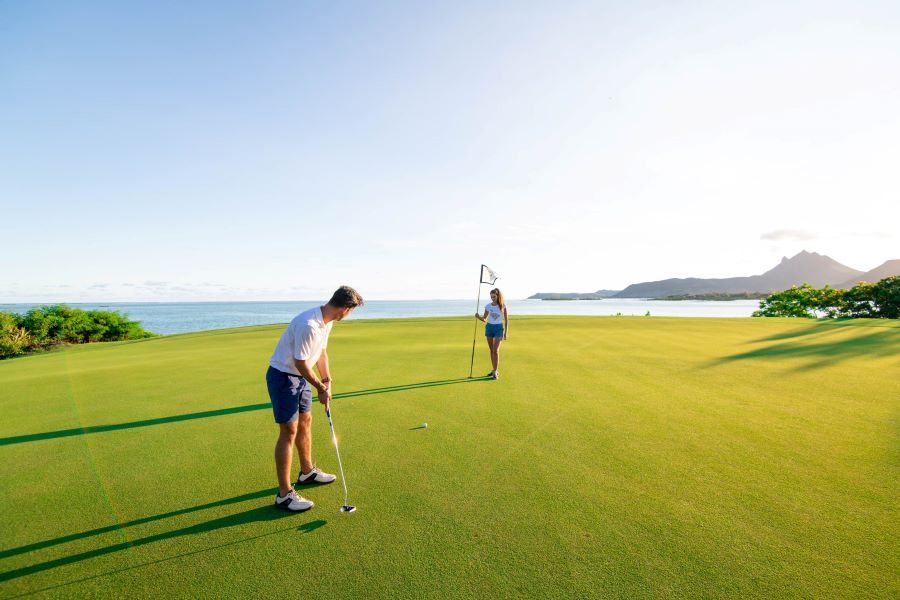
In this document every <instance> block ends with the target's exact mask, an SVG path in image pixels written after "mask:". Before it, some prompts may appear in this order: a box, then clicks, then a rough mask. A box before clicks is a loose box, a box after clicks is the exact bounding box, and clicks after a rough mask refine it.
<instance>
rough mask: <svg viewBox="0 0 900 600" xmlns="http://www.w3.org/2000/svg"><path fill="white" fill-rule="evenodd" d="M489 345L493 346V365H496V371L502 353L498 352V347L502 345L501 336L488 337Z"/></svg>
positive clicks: (495, 370)
mask: <svg viewBox="0 0 900 600" xmlns="http://www.w3.org/2000/svg"><path fill="white" fill-rule="evenodd" d="M488 345H490V347H491V365H492V366H493V367H494V372H495V373H496V372H497V363H498V362H499V361H500V355H499V354H498V353H497V349H498V348H499V347H500V338H496V337H490V338H488Z"/></svg>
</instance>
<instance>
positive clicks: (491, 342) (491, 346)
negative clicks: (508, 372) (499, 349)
mask: <svg viewBox="0 0 900 600" xmlns="http://www.w3.org/2000/svg"><path fill="white" fill-rule="evenodd" d="M484 339H485V340H486V341H487V345H488V351H489V352H490V353H491V365H493V364H494V338H492V337H485V338H484ZM496 368H497V367H494V369H496ZM493 372H494V370H493V369H491V373H493Z"/></svg>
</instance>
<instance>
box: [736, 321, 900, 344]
mask: <svg viewBox="0 0 900 600" xmlns="http://www.w3.org/2000/svg"><path fill="white" fill-rule="evenodd" d="M797 321H798V325H799V324H802V326H801V327H800V328H798V329H792V330H790V331H785V332H782V333H776V334H773V335H768V336H766V337H762V338H759V339H756V340H751V341H750V342H747V343H748V344H758V343H762V342H778V341H781V340H791V339H796V338H801V337H809V336H814V335H826V334H829V333H839V332H841V331H846V330H847V329H848V328H855V329H857V330H860V329H868V328H872V327H881V328H884V327H887V328H891V329H895V327H894V326H893V324H892V323H890V322H883V320H869V321H863V322H861V321H860V320H859V319H826V320H820V321H814V320H811V319H810V320H807V319H797Z"/></svg>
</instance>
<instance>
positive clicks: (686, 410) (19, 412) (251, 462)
mask: <svg viewBox="0 0 900 600" xmlns="http://www.w3.org/2000/svg"><path fill="white" fill-rule="evenodd" d="M282 329H283V326H267V327H255V328H245V329H237V330H226V331H214V332H207V333H200V334H188V335H180V336H171V337H164V338H158V339H152V340H146V341H141V342H134V343H113V344H103V345H92V346H83V347H73V348H69V349H66V350H64V351H60V352H54V353H50V354H45V355H39V356H32V357H26V358H20V359H14V360H8V361H2V362H0V411H2V415H3V418H2V420H0V482H2V483H0V492H2V513H0V532H2V537H0V596H2V597H10V596H16V595H20V594H26V593H31V592H43V594H45V595H48V596H55V597H73V596H123V595H125V594H127V595H128V596H129V597H166V598H168V597H264V596H265V597H308V598H317V599H318V598H354V597H359V598H363V597H366V598H479V599H483V598H509V597H528V598H605V597H612V598H641V597H673V598H675V597H679V598H681V597H705V598H706V597H709V598H712V597H719V598H726V597H727V598H752V597H767V598H793V597H797V598H800V597H803V598H809V597H818V598H837V597H842V598H850V597H853V598H859V597H871V598H896V597H898V595H900V576H898V573H900V559H898V556H900V542H898V540H900V518H898V497H900V477H898V475H900V437H898V426H900V421H898V416H900V324H898V323H896V322H886V321H879V322H876V321H859V322H843V323H823V322H807V321H794V320H781V319H772V320H758V319H676V318H654V317H648V318H645V317H587V318H586V317H578V318H570V317H533V318H529V317H524V318H516V319H514V320H513V322H512V324H511V331H510V340H509V341H508V342H507V343H506V344H505V345H504V347H503V357H502V359H503V363H502V364H501V379H500V380H499V381H488V380H483V379H479V380H465V379H463V378H465V376H466V375H467V374H468V367H469V352H470V348H471V335H472V321H471V320H470V319H418V320H385V321H351V322H346V323H340V324H337V325H336V326H335V329H334V332H333V334H332V339H331V342H330V344H329V353H330V356H331V363H332V368H333V371H334V375H335V385H336V389H335V391H336V392H337V393H338V397H337V399H336V400H335V402H334V409H333V416H334V420H335V427H336V429H337V432H338V436H339V439H340V448H341V457H342V458H343V460H344V467H345V470H346V474H347V477H348V483H349V487H350V502H351V503H352V504H355V505H356V506H357V507H358V511H357V512H356V513H354V514H350V515H347V514H341V513H340V512H338V509H339V507H340V505H341V504H342V502H343V490H342V488H341V486H340V483H337V484H335V485H331V486H326V487H322V488H316V489H311V490H305V491H304V493H305V495H307V496H308V497H310V498H311V499H313V500H314V501H315V502H316V503H317V505H316V507H315V508H314V509H313V510H312V511H310V512H307V513H304V514H301V515H288V514H284V513H280V512H277V511H275V510H274V509H273V508H271V506H270V505H271V503H272V500H273V497H274V487H275V483H274V467H273V461H272V453H273V446H274V441H275V435H276V427H275V425H274V424H273V422H272V415H271V410H270V408H269V405H268V398H267V395H266V390H265V383H264V372H265V368H266V364H267V361H268V357H269V355H270V353H271V351H272V349H273V347H274V344H275V342H276V340H277V338H278V336H279V335H280V333H281V331H282ZM488 370H489V364H488V362H487V350H486V345H485V344H484V341H483V339H482V338H480V337H479V339H478V346H477V360H476V375H480V374H483V373H486V372H487V371H488ZM419 384H421V385H419ZM426 384H427V385H426ZM314 415H315V416H314V424H313V428H314V455H315V457H316V460H317V462H318V464H319V466H321V467H323V468H324V469H325V470H328V471H332V472H336V470H337V463H336V460H335V458H334V452H333V449H332V447H331V445H330V435H329V432H328V425H327V421H326V420H325V418H324V411H323V410H322V408H321V406H320V405H318V404H317V405H316V406H315V407H314ZM425 421H427V422H428V428H427V429H421V428H418V426H419V425H420V424H421V423H422V422H425ZM296 468H297V467H296V463H295V471H296Z"/></svg>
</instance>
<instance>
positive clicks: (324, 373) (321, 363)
mask: <svg viewBox="0 0 900 600" xmlns="http://www.w3.org/2000/svg"><path fill="white" fill-rule="evenodd" d="M316 369H318V371H319V377H321V378H322V383H324V384H325V385H327V386H328V388H329V389H331V370H330V369H329V368H328V351H327V350H326V349H324V348H323V349H322V354H321V355H319V360H318V362H316Z"/></svg>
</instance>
